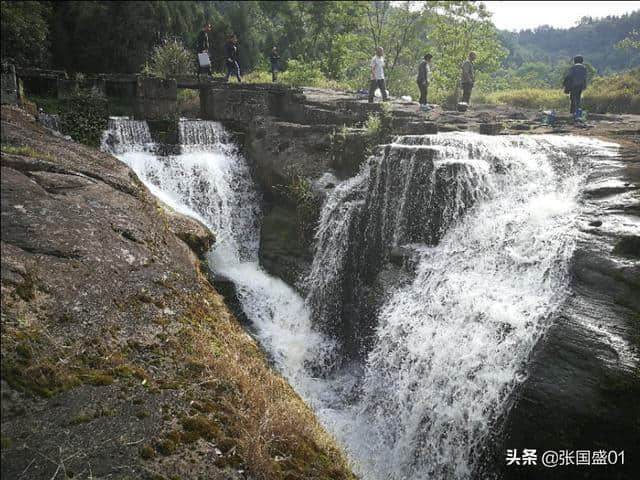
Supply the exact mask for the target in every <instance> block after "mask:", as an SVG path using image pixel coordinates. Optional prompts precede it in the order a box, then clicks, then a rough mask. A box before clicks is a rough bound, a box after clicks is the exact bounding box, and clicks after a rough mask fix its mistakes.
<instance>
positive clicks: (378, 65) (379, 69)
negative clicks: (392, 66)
mask: <svg viewBox="0 0 640 480" xmlns="http://www.w3.org/2000/svg"><path fill="white" fill-rule="evenodd" d="M377 88H379V89H380V93H381V94H382V101H383V102H386V101H387V88H386V86H385V84H384V49H383V48H382V47H378V48H376V54H375V55H374V57H373V58H372V59H371V82H370V83H369V103H373V95H374V94H375V93H376V89H377Z"/></svg>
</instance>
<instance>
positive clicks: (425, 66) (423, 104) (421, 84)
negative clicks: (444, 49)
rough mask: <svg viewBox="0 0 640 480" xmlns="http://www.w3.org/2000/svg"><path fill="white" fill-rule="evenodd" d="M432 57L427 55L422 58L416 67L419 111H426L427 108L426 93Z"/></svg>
mask: <svg viewBox="0 0 640 480" xmlns="http://www.w3.org/2000/svg"><path fill="white" fill-rule="evenodd" d="M432 58H433V55H431V54H430V53H427V54H426V55H425V56H424V60H423V61H422V62H421V63H420V65H418V78H416V82H417V83H418V89H419V90H420V102H419V103H420V110H428V108H429V107H427V93H428V90H429V82H430V81H431V65H430V64H431V59H432Z"/></svg>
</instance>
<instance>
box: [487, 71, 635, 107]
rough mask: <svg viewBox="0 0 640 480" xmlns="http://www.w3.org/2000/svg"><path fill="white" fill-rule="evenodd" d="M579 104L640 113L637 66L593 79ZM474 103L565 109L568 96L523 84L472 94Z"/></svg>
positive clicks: (552, 90) (560, 92)
mask: <svg viewBox="0 0 640 480" xmlns="http://www.w3.org/2000/svg"><path fill="white" fill-rule="evenodd" d="M582 98H583V102H582V106H583V108H584V109H585V110H586V111H588V112H594V113H636V114H639V113H640V69H636V70H633V71H630V72H627V73H621V74H617V75H609V76H606V77H596V78H594V79H593V82H591V83H590V84H589V85H588V86H587V89H586V90H585V92H584V94H583V97H582ZM475 101H476V103H483V102H486V103H495V104H506V105H513V106H515V107H522V108H537V109H547V108H555V109H568V108H569V96H568V95H567V94H565V93H564V92H563V91H562V90H556V89H544V88H523V89H514V90H500V91H497V92H491V93H486V94H478V95H476V96H475Z"/></svg>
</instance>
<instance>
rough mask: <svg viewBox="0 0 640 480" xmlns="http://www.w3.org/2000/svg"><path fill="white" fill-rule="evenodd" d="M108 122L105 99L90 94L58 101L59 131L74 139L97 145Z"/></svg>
mask: <svg viewBox="0 0 640 480" xmlns="http://www.w3.org/2000/svg"><path fill="white" fill-rule="evenodd" d="M107 123H108V107H107V100H106V99H104V98H100V97H92V96H90V95H78V96H75V97H71V98H65V99H63V100H62V101H61V102H60V131H61V132H62V133H64V134H66V135H70V136H71V138H73V139H74V140H76V141H78V142H81V143H84V144H85V145H90V146H93V147H97V146H98V145H99V144H100V139H101V138H102V132H104V130H106V128H107Z"/></svg>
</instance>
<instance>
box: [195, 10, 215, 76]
mask: <svg viewBox="0 0 640 480" xmlns="http://www.w3.org/2000/svg"><path fill="white" fill-rule="evenodd" d="M210 32H211V25H210V24H208V23H205V24H204V26H203V27H202V30H200V33H199V34H198V40H197V46H196V50H197V52H196V53H197V54H198V55H199V54H201V53H206V54H207V57H208V56H209V33H210ZM202 69H206V70H207V73H208V74H209V75H211V60H209V65H207V66H204V67H203V66H202V64H201V62H200V58H199V57H198V73H200V71H201V70H202Z"/></svg>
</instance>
